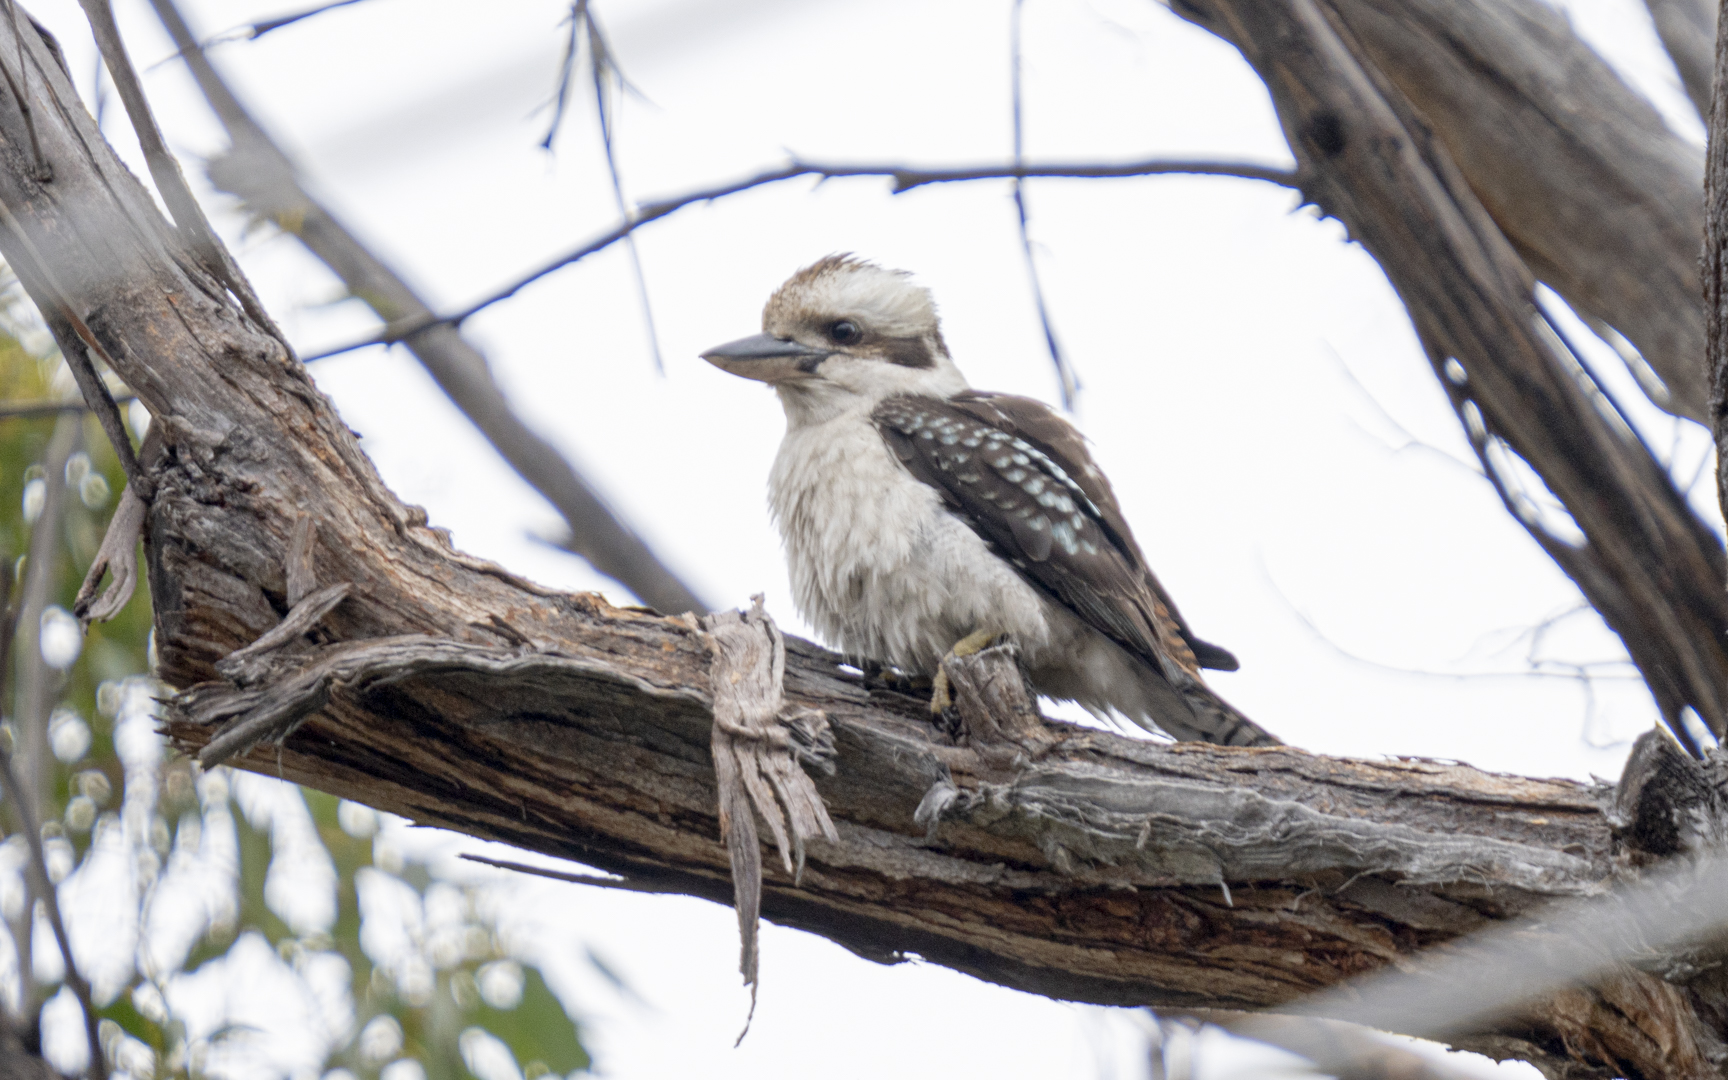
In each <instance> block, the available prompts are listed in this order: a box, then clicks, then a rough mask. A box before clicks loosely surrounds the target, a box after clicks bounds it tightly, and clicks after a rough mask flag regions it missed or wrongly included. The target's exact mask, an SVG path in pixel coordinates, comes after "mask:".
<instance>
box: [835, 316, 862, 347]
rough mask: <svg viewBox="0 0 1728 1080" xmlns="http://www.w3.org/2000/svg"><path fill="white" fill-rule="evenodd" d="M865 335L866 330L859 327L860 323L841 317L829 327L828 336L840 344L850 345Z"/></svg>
mask: <svg viewBox="0 0 1728 1080" xmlns="http://www.w3.org/2000/svg"><path fill="white" fill-rule="evenodd" d="M863 336H864V331H862V330H860V329H858V324H857V323H855V322H848V321H847V320H845V319H841V320H840V321H839V322H837V323H835V324H834V325H833V326H830V327H829V328H828V337H829V339H830V340H832V341H833V342H835V343H836V344H838V345H850V344H852V343H853V342H854V341H857V340H858V339H859V338H861V337H863Z"/></svg>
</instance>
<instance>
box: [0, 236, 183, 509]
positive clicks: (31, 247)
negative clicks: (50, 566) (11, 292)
mask: <svg viewBox="0 0 1728 1080" xmlns="http://www.w3.org/2000/svg"><path fill="white" fill-rule="evenodd" d="M0 225H4V226H5V228H6V230H7V231H8V232H10V233H11V234H12V237H13V239H15V240H17V241H18V244H19V246H20V247H21V248H23V254H24V255H25V256H26V258H27V260H28V261H29V263H30V264H31V266H30V270H29V272H30V273H33V274H35V275H36V276H37V277H38V278H39V279H40V281H41V284H42V288H43V290H45V291H46V292H47V294H48V296H49V297H50V298H51V300H50V302H49V306H50V307H51V308H52V309H53V314H54V315H55V316H57V317H58V318H59V319H60V320H61V321H63V322H65V323H66V324H67V326H69V327H70V328H71V330H72V332H73V333H74V334H76V335H77V336H78V340H80V341H82V342H83V343H84V346H85V348H86V349H88V350H89V352H88V353H86V352H83V351H81V350H79V349H78V348H77V347H76V346H74V347H73V348H70V349H68V348H62V349H61V350H60V353H61V357H62V358H63V359H64V360H65V361H66V366H67V367H68V368H70V369H71V371H72V377H73V379H74V380H75V381H76V382H77V383H78V389H79V390H81V391H82V392H83V394H84V403H85V404H86V405H88V406H89V407H90V411H91V412H94V413H95V414H96V419H97V421H98V422H99V423H100V424H101V425H102V431H103V433H104V434H106V435H107V436H108V441H109V443H111V444H112V445H113V447H114V456H115V457H117V458H119V459H120V468H121V469H122V470H123V471H124V472H125V473H126V482H127V483H128V484H130V485H132V490H133V491H135V492H137V494H138V497H139V498H140V499H143V500H144V501H145V502H146V503H148V502H149V501H150V500H151V499H152V498H153V497H154V496H155V492H156V485H155V483H154V482H152V481H151V479H150V478H149V477H148V476H146V475H144V469H143V467H142V466H141V465H139V464H138V455H137V453H136V452H134V451H133V449H132V439H131V436H129V435H128V434H127V433H126V422H125V421H124V420H123V419H121V417H120V408H119V406H117V405H116V404H115V403H114V395H113V394H111V393H109V391H108V385H107V384H106V383H104V382H103V381H102V376H101V375H99V374H97V372H96V365H95V363H94V362H93V361H92V360H91V359H90V356H91V354H94V355H96V356H98V357H100V358H101V359H102V362H103V363H105V364H107V365H108V366H109V367H110V368H113V367H114V360H113V358H112V357H110V356H109V355H108V350H107V349H105V348H103V346H102V343H101V342H100V341H98V340H96V335H95V333H94V332H93V331H92V330H91V329H90V327H89V326H87V325H85V323H84V320H83V319H81V318H79V317H78V313H77V312H76V311H74V310H73V309H72V303H71V301H69V300H67V299H66V290H65V289H63V288H61V287H60V282H59V280H58V279H56V278H55V276H54V271H52V270H50V269H49V263H48V261H47V260H46V259H44V258H43V257H42V253H41V252H40V251H38V250H36V245H35V243H34V242H33V241H31V239H30V235H29V234H28V233H26V232H25V231H24V226H23V224H22V223H20V222H19V220H18V219H17V218H16V217H14V216H13V215H12V211H11V210H9V209H7V208H6V207H5V206H4V205H0ZM17 262H18V260H17V259H16V256H15V257H14V266H13V269H14V270H18V269H20V267H19V266H18V265H17Z"/></svg>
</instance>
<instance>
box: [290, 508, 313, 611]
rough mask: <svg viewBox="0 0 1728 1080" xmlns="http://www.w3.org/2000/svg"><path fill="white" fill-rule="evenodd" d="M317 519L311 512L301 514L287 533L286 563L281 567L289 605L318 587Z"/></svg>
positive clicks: (295, 603) (297, 601)
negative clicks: (292, 529)
mask: <svg viewBox="0 0 1728 1080" xmlns="http://www.w3.org/2000/svg"><path fill="white" fill-rule="evenodd" d="M317 560H318V521H317V519H316V518H314V517H313V516H312V515H311V514H302V515H300V519H299V520H298V521H296V522H295V523H294V531H293V532H292V533H290V534H289V535H288V563H287V565H286V566H285V567H283V571H284V576H285V577H286V578H287V583H288V588H287V593H286V598H287V600H288V606H289V607H291V608H292V607H297V606H298V605H299V603H300V601H302V600H304V599H306V597H307V596H308V595H309V594H311V593H312V592H313V591H315V590H316V589H317V588H318V561H317Z"/></svg>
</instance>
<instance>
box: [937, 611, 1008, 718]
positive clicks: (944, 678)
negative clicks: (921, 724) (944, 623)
mask: <svg viewBox="0 0 1728 1080" xmlns="http://www.w3.org/2000/svg"><path fill="white" fill-rule="evenodd" d="M1001 636H1002V635H1000V634H998V633H996V632H995V631H994V630H974V631H972V632H971V633H970V634H967V635H966V636H965V637H963V638H961V639H960V640H959V641H956V642H955V643H954V647H953V648H952V649H949V650H948V655H947V656H944V657H943V658H942V662H941V663H939V664H937V665H936V678H935V679H934V680H933V681H932V683H931V687H930V713H931V715H932V716H936V717H939V718H940V717H943V716H944V715H945V714H946V713H947V712H948V711H949V710H951V709H953V708H954V695H953V694H952V693H951V692H950V691H949V689H948V661H950V660H953V659H957V658H959V657H962V656H971V655H973V654H974V653H981V652H983V651H984V650H985V649H988V648H989V647H990V646H992V645H994V644H995V643H996V639H997V638H999V637H1001ZM954 720H955V722H956V723H958V722H959V713H958V712H956V713H955V716H954Z"/></svg>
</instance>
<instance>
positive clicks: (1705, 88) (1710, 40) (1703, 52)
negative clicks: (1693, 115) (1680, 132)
mask: <svg viewBox="0 0 1728 1080" xmlns="http://www.w3.org/2000/svg"><path fill="white" fill-rule="evenodd" d="M1644 6H1645V7H1646V8H1648V9H1649V10H1650V18H1651V19H1653V20H1654V21H1655V23H1656V35H1657V36H1658V37H1660V38H1661V39H1662V47H1663V48H1664V49H1666V50H1667V51H1668V58H1669V59H1670V60H1673V61H1674V70H1675V71H1676V72H1677V73H1678V74H1679V76H1680V85H1681V86H1683V87H1685V89H1686V96H1687V97H1689V98H1691V99H1692V106H1693V108H1695V109H1697V110H1698V116H1699V117H1700V118H1701V119H1703V121H1704V122H1705V123H1706V124H1708V123H1709V122H1710V86H1711V79H1712V76H1713V74H1714V73H1715V68H1716V5H1715V4H1714V3H1712V2H1711V0H1644Z"/></svg>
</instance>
